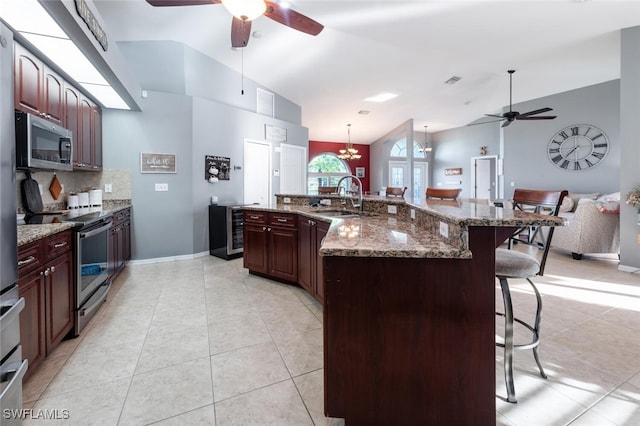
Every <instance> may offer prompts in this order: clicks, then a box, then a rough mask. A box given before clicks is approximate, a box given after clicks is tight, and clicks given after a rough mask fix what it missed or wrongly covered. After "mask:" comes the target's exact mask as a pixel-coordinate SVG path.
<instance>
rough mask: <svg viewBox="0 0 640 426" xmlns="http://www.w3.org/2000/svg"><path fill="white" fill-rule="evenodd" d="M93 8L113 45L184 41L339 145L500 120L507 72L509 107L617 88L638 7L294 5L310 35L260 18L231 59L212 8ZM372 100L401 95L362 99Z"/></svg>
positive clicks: (602, 0) (300, 0) (396, 2)
mask: <svg viewBox="0 0 640 426" xmlns="http://www.w3.org/2000/svg"><path fill="white" fill-rule="evenodd" d="M94 3H95V5H96V7H97V9H98V11H99V13H100V15H101V17H102V18H103V20H104V22H103V25H104V27H105V29H106V30H107V32H108V34H109V37H110V40H112V41H116V42H117V41H134V40H175V41H180V42H183V43H185V44H186V45H188V46H190V47H192V48H194V49H197V50H198V51H201V52H202V53H204V54H206V55H208V56H211V57H212V58H214V59H216V60H217V61H219V62H221V63H223V64H225V65H227V66H229V67H231V68H233V69H235V70H237V71H243V72H244V74H245V76H247V77H248V78H251V79H252V80H255V81H256V82H258V83H260V84H262V85H264V86H266V87H267V88H269V89H270V90H273V91H274V92H276V93H278V94H279V95H282V96H284V97H286V98H288V99H289V100H291V101H292V102H295V103H296V104H299V105H300V106H301V107H302V125H303V126H305V127H308V128H309V136H310V138H311V139H312V140H326V141H344V140H346V137H347V131H346V129H347V123H351V124H352V126H351V140H352V142H355V143H370V142H372V141H374V140H375V139H377V138H379V137H381V136H382V135H384V134H385V133H386V132H387V131H389V130H390V129H392V128H394V127H396V126H397V125H399V124H400V123H402V122H404V121H406V120H407V119H409V118H413V119H414V120H415V126H416V130H418V131H423V129H424V127H423V126H425V125H428V126H429V127H428V130H429V132H433V131H438V130H443V129H447V128H453V127H459V126H464V125H466V124H468V123H470V122H472V121H474V120H476V119H478V118H480V117H482V116H483V114H485V113H493V114H495V113H501V112H502V111H501V109H502V108H503V107H504V106H506V105H508V103H509V77H508V74H507V72H506V71H507V70H508V69H515V70H517V72H516V73H515V74H514V82H513V102H514V103H517V102H521V101H526V100H531V99H535V98H538V97H542V96H547V95H551V94H554V93H558V92H563V91H567V90H572V89H576V88H580V87H584V86H588V85H592V84H597V83H601V82H604V81H609V80H613V79H616V78H619V77H620V46H619V41H620V29H622V28H627V27H633V26H637V25H640V1H613V0H591V1H589V0H583V1H576V0H544V1H543V0H533V1H525V0H502V1H483V0H446V1H445V0H440V1H432V0H422V1H420V0H413V1H407V0H386V1H377V0H291V1H290V3H291V7H292V8H293V9H294V10H296V11H298V12H300V13H302V14H304V15H307V16H309V17H311V18H313V19H315V20H316V21H318V22H320V23H322V24H323V25H324V26H325V28H324V30H323V31H322V32H321V33H320V34H319V35H318V36H315V37H313V36H310V35H307V34H304V33H301V32H298V31H295V30H293V29H291V28H287V27H285V26H284V25H281V24H279V23H277V22H274V21H272V20H270V19H267V18H266V17H264V16H261V17H259V18H257V19H256V20H254V21H253V23H252V32H254V34H255V33H256V32H257V33H258V34H257V35H259V37H251V39H250V41H249V43H248V46H247V47H245V48H244V49H232V48H231V41H230V32H231V15H230V14H229V12H228V11H227V10H226V9H225V7H223V6H222V5H221V4H209V5H201V6H183V7H152V6H150V5H149V4H148V3H147V2H146V1H144V0H94ZM639 54H640V52H639ZM452 76H458V77H461V79H460V81H458V82H457V83H456V84H453V85H450V84H445V81H447V80H448V79H449V78H450V77H452ZM230 84H233V83H232V82H231V83H230ZM240 89H241V87H240V81H238V91H240ZM381 92H392V93H395V94H397V95H398V96H397V97H396V98H394V99H392V100H390V101H387V102H385V103H373V102H368V101H365V100H364V99H365V98H367V97H370V96H374V95H376V94H379V93H381ZM544 106H550V107H553V105H540V107H544ZM361 110H366V111H370V113H369V114H367V115H361V114H359V113H358V112H359V111H361Z"/></svg>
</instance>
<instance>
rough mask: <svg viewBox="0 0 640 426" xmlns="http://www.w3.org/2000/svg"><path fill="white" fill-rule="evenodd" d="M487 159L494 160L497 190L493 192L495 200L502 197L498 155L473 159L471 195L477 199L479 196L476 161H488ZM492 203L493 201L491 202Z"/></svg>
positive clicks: (494, 178)
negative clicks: (477, 191)
mask: <svg viewBox="0 0 640 426" xmlns="http://www.w3.org/2000/svg"><path fill="white" fill-rule="evenodd" d="M487 159H493V160H494V164H495V167H494V173H493V176H492V178H493V180H494V182H495V190H494V191H493V193H494V196H495V198H499V197H500V182H499V181H498V175H499V167H498V161H499V160H498V156H497V155H482V156H480V157H471V171H472V172H471V177H470V179H471V181H470V185H469V186H470V187H469V189H470V191H469V193H470V195H471V198H477V194H476V161H478V160H487ZM489 201H492V200H489Z"/></svg>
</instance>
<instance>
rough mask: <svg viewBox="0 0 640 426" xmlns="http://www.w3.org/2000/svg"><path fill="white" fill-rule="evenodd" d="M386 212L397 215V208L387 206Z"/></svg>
mask: <svg viewBox="0 0 640 426" xmlns="http://www.w3.org/2000/svg"><path fill="white" fill-rule="evenodd" d="M387 212H388V213H390V214H396V213H398V207H396V206H387Z"/></svg>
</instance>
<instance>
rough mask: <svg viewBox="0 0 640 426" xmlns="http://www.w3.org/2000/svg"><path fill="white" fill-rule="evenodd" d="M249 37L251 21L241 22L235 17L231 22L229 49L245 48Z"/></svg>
mask: <svg viewBox="0 0 640 426" xmlns="http://www.w3.org/2000/svg"><path fill="white" fill-rule="evenodd" d="M250 36H251V21H243V20H242V19H238V18H236V17H235V16H234V17H233V21H231V47H247V44H249V37H250Z"/></svg>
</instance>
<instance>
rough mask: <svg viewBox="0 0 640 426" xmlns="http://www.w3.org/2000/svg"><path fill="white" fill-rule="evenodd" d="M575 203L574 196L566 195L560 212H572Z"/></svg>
mask: <svg viewBox="0 0 640 426" xmlns="http://www.w3.org/2000/svg"><path fill="white" fill-rule="evenodd" d="M574 204H575V203H574V202H573V198H570V197H564V198H563V199H562V204H560V213H566V212H572V211H573V205H574Z"/></svg>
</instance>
